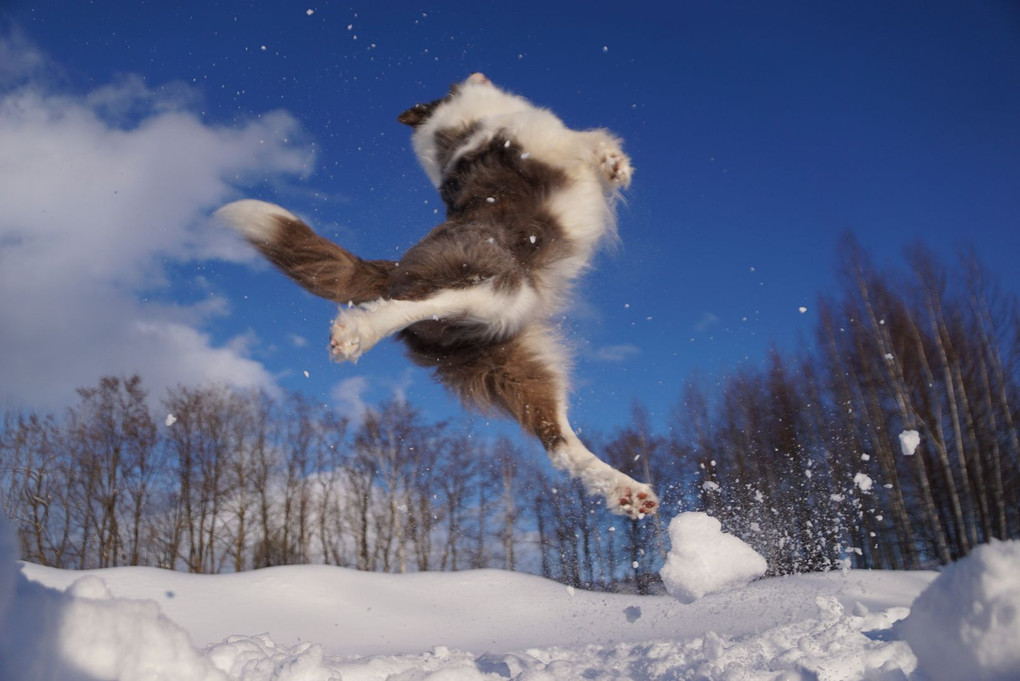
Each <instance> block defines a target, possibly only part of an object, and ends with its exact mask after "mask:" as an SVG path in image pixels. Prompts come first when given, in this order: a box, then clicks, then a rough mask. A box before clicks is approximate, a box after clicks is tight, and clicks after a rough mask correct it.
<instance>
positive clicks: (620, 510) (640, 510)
mask: <svg viewBox="0 0 1020 681" xmlns="http://www.w3.org/2000/svg"><path fill="white" fill-rule="evenodd" d="M606 506H607V507H608V508H609V510H610V511H612V512H613V513H616V514H617V515H624V516H627V517H628V518H630V519H631V520H640V519H641V518H644V517H645V516H647V515H653V514H654V513H655V512H656V511H658V510H659V498H658V497H657V496H655V492H653V491H652V488H651V487H649V486H648V485H646V484H644V483H640V482H633V481H632V482H629V483H626V484H623V485H620V486H619V487H617V488H616V489H614V490H613V491H612V492H610V493H609V494H608V495H606Z"/></svg>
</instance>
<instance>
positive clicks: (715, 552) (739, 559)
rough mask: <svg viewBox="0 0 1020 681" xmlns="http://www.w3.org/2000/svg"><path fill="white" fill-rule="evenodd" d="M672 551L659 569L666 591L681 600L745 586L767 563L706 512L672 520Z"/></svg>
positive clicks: (693, 599)
mask: <svg viewBox="0 0 1020 681" xmlns="http://www.w3.org/2000/svg"><path fill="white" fill-rule="evenodd" d="M669 543H670V547H671V548H670V550H669V554H668V555H667V556H666V564H665V565H663V566H662V570H660V571H659V576H661V577H662V581H663V583H664V584H665V585H666V591H668V592H669V594H670V595H671V596H673V597H674V598H676V599H677V600H678V601H680V602H681V603H693V602H694V601H696V600H697V599H699V598H701V597H702V596H704V595H706V594H710V593H716V592H719V591H726V590H729V589H734V588H737V587H741V586H744V585H745V584H747V583H748V582H750V581H751V580H752V579H757V578H758V577H761V576H762V575H763V574H765V570H766V569H767V568H768V565H767V564H766V563H765V559H764V558H762V557H761V556H760V555H759V554H758V553H757V552H756V551H755V550H754V549H752V548H751V547H750V546H748V545H747V544H745V543H744V542H743V541H741V540H740V539H738V538H737V537H735V536H733V535H731V534H727V533H725V532H723V531H722V523H720V522H719V521H718V520H716V519H715V518H712V517H710V516H709V515H708V514H706V513H681V514H680V515H678V516H677V517H675V518H673V520H672V521H670V523H669Z"/></svg>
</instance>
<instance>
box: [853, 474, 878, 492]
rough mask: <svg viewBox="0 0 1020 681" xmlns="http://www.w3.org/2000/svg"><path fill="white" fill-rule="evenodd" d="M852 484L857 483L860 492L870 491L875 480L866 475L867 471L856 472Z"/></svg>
mask: <svg viewBox="0 0 1020 681" xmlns="http://www.w3.org/2000/svg"><path fill="white" fill-rule="evenodd" d="M854 484H855V485H857V488H858V489H860V490H861V491H862V492H864V493H868V492H870V491H871V488H872V486H873V485H874V484H875V481H874V480H872V479H871V476H870V475H868V474H867V473H858V474H857V475H855V476H854Z"/></svg>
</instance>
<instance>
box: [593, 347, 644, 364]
mask: <svg viewBox="0 0 1020 681" xmlns="http://www.w3.org/2000/svg"><path fill="white" fill-rule="evenodd" d="M640 354H641V348H639V347H638V346H636V345H631V344H630V343H622V344H620V345H605V346H603V347H601V348H598V349H596V350H595V351H594V352H592V353H591V357H592V359H596V360H598V361H600V362H626V361H627V360H628V359H630V358H631V357H636V356H637V355H640Z"/></svg>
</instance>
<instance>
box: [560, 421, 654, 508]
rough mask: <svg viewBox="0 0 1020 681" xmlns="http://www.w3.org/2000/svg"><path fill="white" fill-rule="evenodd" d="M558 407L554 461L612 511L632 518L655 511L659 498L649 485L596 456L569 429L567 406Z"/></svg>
mask: <svg viewBox="0 0 1020 681" xmlns="http://www.w3.org/2000/svg"><path fill="white" fill-rule="evenodd" d="M559 411H560V414H559V421H560V431H561V433H562V436H563V440H564V441H563V443H562V444H559V445H557V446H556V447H554V448H552V449H551V450H550V451H549V458H550V460H551V461H552V463H553V465H554V466H556V467H557V468H559V469H560V470H563V471H565V472H566V473H567V474H569V475H570V476H572V477H575V478H577V479H578V480H580V481H581V483H582V484H583V485H584V488H585V490H586V491H587V492H588V493H589V494H593V495H599V496H602V497H604V498H605V500H606V508H608V509H609V510H610V511H611V512H613V513H616V514H618V515H625V516H627V517H629V518H632V519H634V520H638V519H640V518H643V517H645V516H646V515H651V514H652V513H655V512H656V511H657V510H658V508H659V498H658V497H657V496H656V495H655V492H653V491H652V488H651V487H650V486H648V485H646V484H645V483H643V482H638V481H637V480H634V479H633V478H632V477H630V476H629V475H626V474H625V473H621V472H620V471H618V470H616V469H615V468H613V467H612V466H610V465H609V464H607V463H606V462H605V461H603V460H602V459H600V458H598V457H597V456H595V455H594V454H593V453H592V452H591V451H589V450H588V448H587V447H585V446H584V443H582V442H581V439H580V438H578V437H577V435H576V434H575V433H574V431H573V430H572V429H571V427H570V424H569V423H568V422H567V417H566V409H565V408H564V407H561V408H560V410H559Z"/></svg>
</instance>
